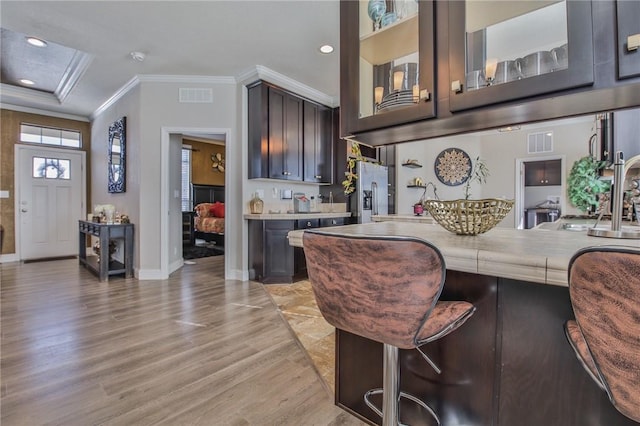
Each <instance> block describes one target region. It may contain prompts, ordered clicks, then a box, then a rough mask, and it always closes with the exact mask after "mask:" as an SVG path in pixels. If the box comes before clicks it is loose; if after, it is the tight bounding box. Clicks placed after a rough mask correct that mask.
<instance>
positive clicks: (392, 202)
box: [378, 145, 396, 214]
mask: <svg viewBox="0 0 640 426" xmlns="http://www.w3.org/2000/svg"><path fill="white" fill-rule="evenodd" d="M378 161H380V163H381V164H382V165H383V166H387V170H388V175H389V176H388V188H387V197H388V213H389V214H395V213H396V147H395V146H394V145H386V146H380V147H378Z"/></svg>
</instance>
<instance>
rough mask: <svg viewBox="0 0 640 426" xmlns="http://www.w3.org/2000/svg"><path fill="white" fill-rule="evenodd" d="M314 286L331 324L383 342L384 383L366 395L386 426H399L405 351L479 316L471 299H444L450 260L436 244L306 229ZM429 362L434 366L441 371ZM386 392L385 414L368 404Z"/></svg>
mask: <svg viewBox="0 0 640 426" xmlns="http://www.w3.org/2000/svg"><path fill="white" fill-rule="evenodd" d="M303 248H304V251H305V257H306V260H307V272H308V274H309V281H310V282H311V286H312V288H313V292H314V295H315V298H316V302H317V303H318V307H319V308H320V312H321V313H322V315H323V316H324V318H325V319H326V320H327V322H329V323H330V324H331V325H333V326H334V327H336V328H338V329H340V330H345V331H348V332H350V333H353V334H356V335H359V336H362V337H365V338H367V339H370V340H374V341H376V342H380V343H382V344H383V347H384V349H383V350H384V365H383V385H382V388H378V389H372V390H369V391H368V392H366V394H365V395H364V398H365V402H366V403H367V405H368V406H369V407H370V408H371V409H372V410H373V411H374V412H376V413H378V414H379V415H380V416H382V424H383V425H384V426H387V425H393V426H396V425H398V424H401V423H400V413H399V411H400V406H399V401H400V397H404V398H407V399H409V400H412V401H414V402H416V403H418V404H420V405H421V406H422V407H423V408H425V410H426V411H427V412H428V413H429V414H431V415H432V416H433V417H434V419H436V421H437V422H438V424H440V420H439V418H438V416H437V415H436V414H435V413H434V412H433V410H432V409H431V408H430V407H429V406H427V405H426V403H424V402H423V401H421V400H420V399H418V398H416V397H415V396H413V395H410V394H407V393H405V392H401V391H400V389H399V384H400V364H399V360H398V350H399V349H417V348H418V347H419V346H420V345H423V344H425V343H428V342H432V341H434V340H436V339H439V338H441V337H443V336H445V335H447V334H449V333H450V332H452V331H454V330H455V329H457V328H458V327H459V326H461V325H462V324H463V323H464V322H465V321H466V320H467V319H468V318H469V317H470V316H471V315H472V314H473V312H474V311H475V307H474V306H473V305H472V304H470V303H468V302H464V301H442V302H440V301H438V299H439V297H440V294H441V292H442V288H443V286H444V281H445V272H446V267H445V261H444V258H443V257H442V254H441V253H440V251H439V250H438V249H437V248H436V247H435V246H433V245H432V244H431V243H429V242H427V241H424V240H420V239H416V238H406V237H373V236H349V237H346V236H341V235H339V234H332V233H327V232H323V231H321V230H307V231H305V233H304V236H303ZM423 356H425V359H427V360H428V361H429V362H430V363H431V364H432V365H433V366H434V368H436V369H437V367H435V365H434V364H433V363H432V362H431V361H430V360H429V359H428V357H426V355H424V354H423ZM379 393H382V394H383V398H382V399H383V403H382V405H383V406H382V410H380V409H379V408H377V407H375V405H373V404H372V403H371V401H370V399H369V397H370V396H371V395H375V394H379Z"/></svg>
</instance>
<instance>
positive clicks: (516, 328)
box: [289, 221, 640, 426]
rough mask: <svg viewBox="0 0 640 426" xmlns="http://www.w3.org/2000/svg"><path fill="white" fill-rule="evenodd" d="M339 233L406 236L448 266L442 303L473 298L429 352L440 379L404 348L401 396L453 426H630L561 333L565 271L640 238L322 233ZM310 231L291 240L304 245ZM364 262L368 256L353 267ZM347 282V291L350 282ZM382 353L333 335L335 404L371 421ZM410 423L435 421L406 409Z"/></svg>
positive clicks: (376, 229) (425, 231) (414, 230)
mask: <svg viewBox="0 0 640 426" xmlns="http://www.w3.org/2000/svg"><path fill="white" fill-rule="evenodd" d="M322 231H323V232H328V233H332V234H337V235H345V236H352V235H375V236H388V235H396V236H407V237H414V238H419V239H425V240H428V241H430V242H431V243H433V244H434V245H435V246H436V247H438V248H439V249H440V251H441V253H442V254H443V256H444V259H445V262H446V264H447V277H446V281H445V285H444V289H443V293H442V295H441V298H440V299H441V300H464V301H467V302H470V303H472V304H473V305H474V306H475V307H476V309H477V310H476V312H475V314H474V315H473V316H472V317H471V318H470V319H469V320H468V321H467V322H466V323H465V325H464V327H461V328H460V329H459V330H457V331H456V332H455V333H452V334H450V335H448V336H446V337H444V338H442V339H439V340H438V341H436V342H433V343H430V344H427V345H425V346H424V347H423V348H424V350H425V352H427V354H428V355H429V357H431V358H432V359H433V360H434V361H435V362H436V363H437V364H438V365H439V366H440V367H441V369H442V374H440V375H438V374H436V373H435V371H434V370H433V369H432V368H431V367H430V366H429V365H428V364H426V363H425V361H424V360H423V359H422V357H421V356H420V354H418V353H417V351H415V350H401V351H400V360H401V364H402V367H401V368H402V374H401V388H402V390H403V391H406V392H409V393H412V394H414V395H416V396H418V397H419V398H420V399H422V400H423V401H425V402H426V403H427V404H428V405H429V406H431V407H432V408H433V409H434V410H435V411H436V412H437V413H438V414H439V416H440V418H441V421H442V424H444V425H506V426H510V425H515V424H517V425H532V426H533V425H543V424H544V425H576V426H577V425H587V424H589V425H605V424H606V425H609V424H611V425H613V424H615V425H633V424H636V423H634V422H633V421H631V420H630V419H628V418H626V417H625V416H623V415H622V414H620V413H619V412H618V411H617V410H616V409H615V408H614V407H613V406H612V405H611V402H610V401H609V399H608V398H607V395H606V394H605V392H603V391H601V390H600V389H599V388H598V386H597V385H596V384H595V383H594V381H593V380H592V379H591V378H590V377H589V375H588V373H587V372H586V371H585V370H584V368H583V367H582V365H580V362H579V361H578V360H577V359H576V356H575V354H574V352H573V349H572V348H571V346H570V345H569V343H568V342H567V339H566V337H565V335H564V329H563V325H564V323H565V322H566V321H567V320H569V319H573V318H574V315H573V310H572V307H571V302H570V300H569V293H568V283H567V274H568V265H569V260H570V259H571V257H572V256H573V254H574V253H575V252H576V251H577V250H579V249H581V248H583V247H589V246H602V245H625V246H632V247H640V240H620V239H609V238H598V237H590V236H587V234H586V231H584V232H572V231H565V230H543V229H541V230H515V229H507V228H494V229H492V230H491V231H489V232H487V233H485V234H481V235H478V236H460V235H455V234H453V233H450V232H448V231H446V230H444V229H443V228H441V227H440V226H439V225H436V224H428V223H407V222H398V221H391V222H380V223H368V224H357V225H347V226H342V227H330V228H323V229H322ZM304 232H305V231H303V230H299V231H293V232H290V233H289V243H290V244H291V245H293V246H296V247H302V246H303V234H304ZM348 261H349V262H366V261H367V260H366V259H358V258H357V254H354V258H352V259H348ZM345 284H346V283H345ZM381 366H382V344H380V343H377V342H374V341H371V340H368V339H365V338H362V337H360V336H356V335H354V334H351V333H348V332H345V331H343V330H336V394H335V398H336V404H337V405H339V406H340V407H342V408H344V409H345V410H347V411H349V412H350V413H352V414H354V415H356V416H358V417H360V418H361V419H363V420H364V421H367V422H369V423H371V424H376V423H379V422H380V418H379V417H378V416H377V415H376V414H375V413H374V412H373V411H371V410H370V409H369V408H368V407H367V405H366V404H365V403H364V401H363V398H362V395H363V394H364V393H365V392H366V391H367V390H369V389H371V388H375V387H379V386H380V385H381V381H382V367H381ZM401 410H402V413H403V422H405V423H408V424H412V425H429V424H432V418H431V417H430V416H429V415H426V414H425V413H424V412H422V411H421V410H422V409H420V408H419V407H418V406H416V405H415V404H406V405H405V404H404V402H403V403H402V408H401Z"/></svg>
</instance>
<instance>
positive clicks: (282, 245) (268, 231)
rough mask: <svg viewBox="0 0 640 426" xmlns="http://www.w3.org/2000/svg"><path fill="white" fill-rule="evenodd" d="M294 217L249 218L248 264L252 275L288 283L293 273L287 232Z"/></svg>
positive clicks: (293, 225)
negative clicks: (288, 218) (277, 218)
mask: <svg viewBox="0 0 640 426" xmlns="http://www.w3.org/2000/svg"><path fill="white" fill-rule="evenodd" d="M294 229H295V221H293V220H250V221H249V266H250V268H251V269H252V272H253V273H252V274H251V275H253V276H252V277H251V278H252V279H255V280H257V281H261V282H263V283H265V284H268V283H290V282H291V281H292V278H293V274H294V264H293V256H294V250H293V247H292V246H290V245H289V240H288V239H287V234H288V233H289V231H293V230H294Z"/></svg>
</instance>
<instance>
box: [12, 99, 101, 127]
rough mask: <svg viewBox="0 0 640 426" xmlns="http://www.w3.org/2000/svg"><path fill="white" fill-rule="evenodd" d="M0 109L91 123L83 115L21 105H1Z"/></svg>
mask: <svg viewBox="0 0 640 426" xmlns="http://www.w3.org/2000/svg"><path fill="white" fill-rule="evenodd" d="M0 109H7V110H11V111H18V112H26V113H29V114H37V115H45V116H48V117H56V118H64V119H66V120H75V121H83V122H87V123H90V122H91V120H90V119H89V117H85V116H82V115H74V114H65V113H63V112H54V111H49V110H45V109H38V108H31V107H24V106H21V105H13V104H7V103H0Z"/></svg>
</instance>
